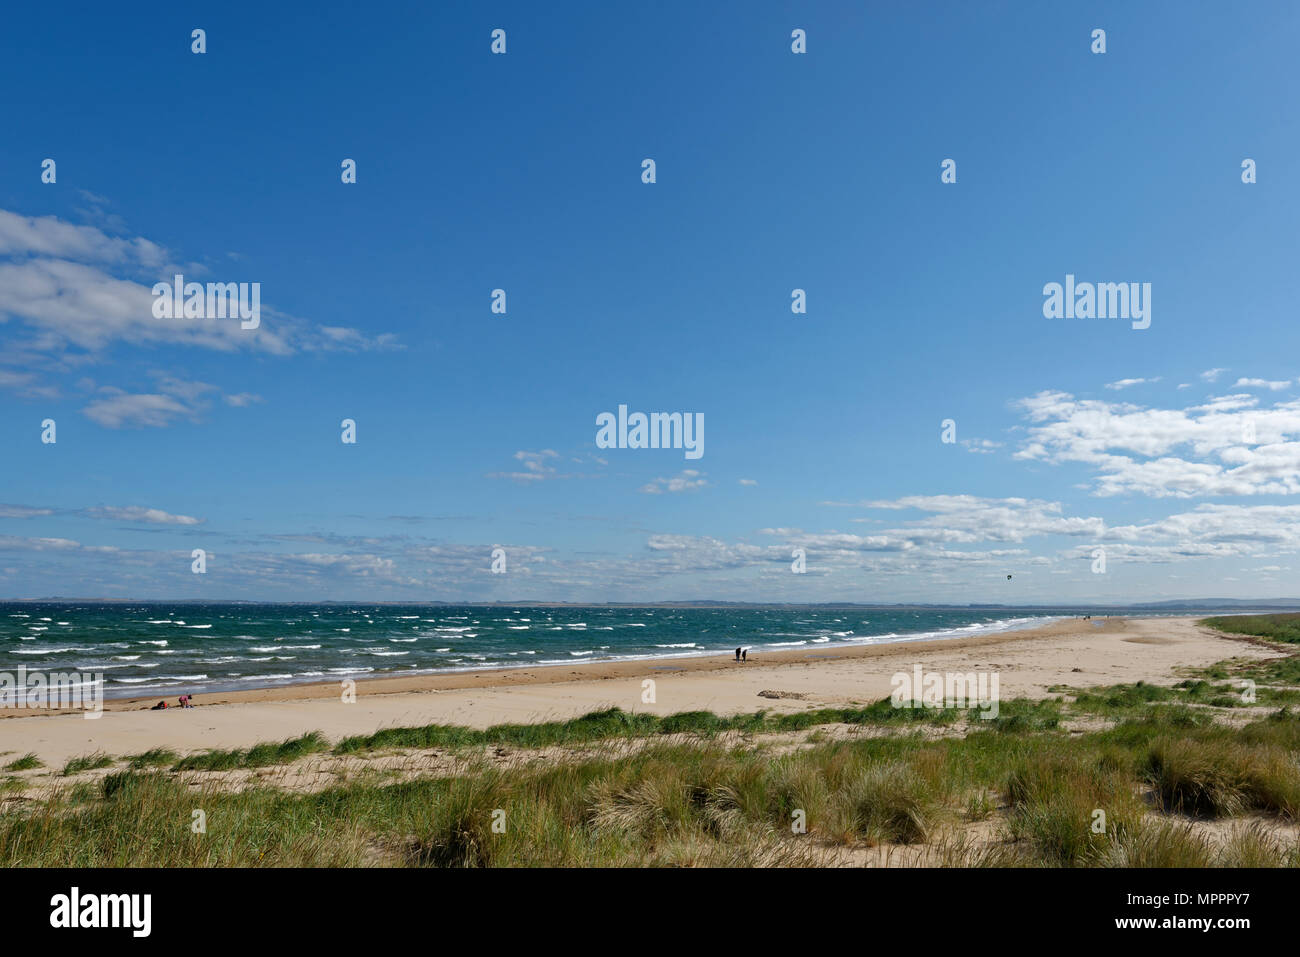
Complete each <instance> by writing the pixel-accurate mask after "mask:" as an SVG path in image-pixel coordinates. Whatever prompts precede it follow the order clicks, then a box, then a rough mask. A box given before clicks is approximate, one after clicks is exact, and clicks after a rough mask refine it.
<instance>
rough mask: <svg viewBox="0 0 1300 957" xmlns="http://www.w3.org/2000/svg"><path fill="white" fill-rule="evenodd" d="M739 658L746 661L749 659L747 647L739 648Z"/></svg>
mask: <svg viewBox="0 0 1300 957" xmlns="http://www.w3.org/2000/svg"><path fill="white" fill-rule="evenodd" d="M740 660H741V661H748V660H749V649H748V648H743V649H741V652H740Z"/></svg>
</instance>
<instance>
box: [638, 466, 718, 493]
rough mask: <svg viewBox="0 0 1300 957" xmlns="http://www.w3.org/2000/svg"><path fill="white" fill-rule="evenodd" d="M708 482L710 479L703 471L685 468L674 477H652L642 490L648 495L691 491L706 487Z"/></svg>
mask: <svg viewBox="0 0 1300 957" xmlns="http://www.w3.org/2000/svg"><path fill="white" fill-rule="evenodd" d="M708 484H709V481H708V479H706V478H705V477H704V474H703V473H702V472H698V471H696V470H695V469H684V470H682V472H681V473H679V474H678V475H675V476H674V477H672V478H657V479H652V480H651V481H649V482H647V483H646V484H645V485H642V486H641V491H642V492H644V493H645V494H647V495H662V494H663V493H664V492H670V493H672V492H691V491H694V490H696V489H701V488H705V487H706V486H708Z"/></svg>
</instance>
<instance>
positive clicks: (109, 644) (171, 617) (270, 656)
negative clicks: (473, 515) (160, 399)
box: [0, 601, 1095, 697]
mask: <svg viewBox="0 0 1300 957" xmlns="http://www.w3.org/2000/svg"><path fill="white" fill-rule="evenodd" d="M1089 613H1095V609H1080V608H1066V607H1063V608H1041V607H1034V608H996V609H994V608H971V609H964V608H963V609H954V608H927V607H899V606H887V607H874V606H860V605H854V606H812V607H809V606H761V607H754V606H716V607H695V606H692V607H682V606H663V605H656V606H646V607H630V606H622V605H619V606H612V605H600V606H579V605H565V606H558V607H557V606H544V607H539V606H509V605H465V606H455V605H441V604H440V605H392V604H334V603H328V604H245V603H238V604H213V603H205V604H186V603H184V602H172V603H162V602H141V603H126V602H81V603H78V602H48V603H42V602H30V601H24V602H9V603H0V671H4V672H10V673H16V672H17V669H18V668H19V666H25V667H26V670H27V672H28V673H31V672H33V671H43V672H67V671H71V670H81V671H89V672H101V673H103V675H104V680H105V692H104V693H105V695H106V696H107V697H127V696H135V695H139V696H145V695H152V694H159V695H164V694H165V695H171V694H183V693H186V692H190V693H203V692H213V691H232V690H237V689H246V688H265V687H273V686H277V685H288V684H296V683H301V682H320V681H337V680H342V679H345V678H354V679H361V678H371V677H382V676H405V675H419V674H438V673H447V672H455V671H469V670H481V669H488V668H518V667H528V666H538V665H558V664H571V663H573V662H580V661H619V660H623V661H626V660H638V659H640V660H644V659H655V658H663V659H672V658H681V657H692V656H698V655H716V654H719V653H724V652H733V651H734V649H736V648H737V647H744V648H747V649H749V655H750V657H751V658H752V659H754V660H760V659H761V657H762V655H763V653H764V652H768V651H788V650H791V649H799V648H806V649H808V650H809V651H810V652H812V651H818V652H824V651H826V650H827V649H831V648H836V647H843V646H851V645H863V644H880V643H884V642H897V641H916V640H920V639H926V638H950V637H951V638H956V637H964V636H969V635H978V634H983V633H988V632H994V631H1004V630H1011V629H1020V628H1031V627H1034V626H1036V625H1041V624H1046V623H1048V622H1050V621H1054V620H1056V619H1059V618H1063V617H1077V616H1079V615H1083V614H1089Z"/></svg>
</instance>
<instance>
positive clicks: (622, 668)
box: [0, 617, 1126, 720]
mask: <svg viewBox="0 0 1300 957" xmlns="http://www.w3.org/2000/svg"><path fill="white" fill-rule="evenodd" d="M1125 620H1126V619H1124V618H1118V617H1116V618H1100V619H1093V621H1095V622H1098V623H1105V622H1124V621H1125ZM1067 623H1070V624H1076V623H1077V624H1079V625H1082V624H1084V622H1082V620H1080V619H1076V618H1059V617H1057V618H1054V619H1053V620H1051V621H1049V622H1048V623H1047V624H1041V625H1027V626H1020V627H1009V628H1003V629H1000V630H997V631H988V632H983V633H980V634H972V635H960V634H957V635H953V636H951V637H944V638H939V637H925V638H907V637H898V638H893V639H890V640H888V641H881V642H877V643H874V644H868V643H866V642H845V643H843V644H841V645H827V646H819V645H810V646H807V647H801V648H786V649H780V650H770V651H762V652H760V653H759V654H758V655H755V654H754V648H755V646H754V645H742V646H741V647H745V648H748V649H749V650H750V655H749V660H748V661H747V662H743V663H737V662H736V661H735V659H734V658H733V653H732V652H729V651H716V652H714V651H709V652H696V653H686V654H665V655H653V656H645V657H639V658H614V659H602V660H598V661H572V662H567V661H558V662H547V663H544V664H543V663H538V664H533V665H527V664H523V665H501V666H497V667H487V668H472V669H471V668H465V669H456V670H451V669H448V670H444V671H438V672H433V673H427V672H426V673H422V674H417V675H402V674H391V675H382V676H377V677H365V676H362V677H353V676H348V675H341V676H339V677H338V678H337V679H332V680H327V681H319V680H318V681H299V682H292V683H286V684H278V685H266V686H265V687H260V688H247V689H243V690H240V689H234V690H227V691H194V692H190V695H191V698H192V699H193V702H194V704H195V705H196V706H200V705H214V704H238V703H241V702H250V701H259V702H261V701H304V700H312V699H320V700H325V699H334V698H338V697H339V696H340V691H341V688H342V684H343V682H344V681H346V680H349V679H350V680H352V681H354V682H355V683H356V693H357V696H358V697H361V696H362V695H383V694H408V693H420V692H425V691H451V690H464V689H473V688H492V687H516V686H520V685H537V684H562V683H566V682H572V681H584V680H592V679H600V680H604V679H609V678H653V677H656V676H660V675H663V674H666V673H671V672H679V673H681V672H700V671H725V670H731V669H737V670H739V669H750V670H755V669H758V668H761V667H763V666H764V665H783V664H792V663H799V662H804V661H817V660H822V661H832V660H837V659H856V658H875V657H882V656H890V655H894V654H899V653H900V652H899V650H898V649H899V648H900V647H907V648H918V649H922V650H925V649H930V648H938V647H943V648H953V649H958V648H966V647H978V646H979V645H981V644H987V643H990V642H1000V641H1005V640H1007V639H1008V638H1027V637H1035V636H1040V635H1041V636H1050V635H1052V634H1056V633H1057V631H1059V630H1060V626H1063V625H1065V624H1067ZM565 669H567V671H566V670H565ZM182 693H184V691H183V689H182V688H181V687H180V686H177V687H176V688H173V689H171V690H169V691H168V692H166V693H164V694H161V695H160V694H159V693H157V692H155V693H151V694H148V695H139V694H133V695H129V696H121V697H111V698H109V697H106V698H105V699H104V708H103V710H104V711H105V712H110V711H141V710H149V709H150V708H152V706H153V705H155V704H157V703H158V702H159V701H167V702H168V708H169V709H170V708H171V707H173V706H174V705H173V704H172V701H173V700H175V699H176V698H178V697H179V695H180V694H182ZM80 710H81V709H78V708H63V709H53V708H0V720H3V719H5V718H20V717H38V716H40V715H51V716H52V715H58V714H78V713H80Z"/></svg>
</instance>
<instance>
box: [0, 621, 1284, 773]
mask: <svg viewBox="0 0 1300 957" xmlns="http://www.w3.org/2000/svg"><path fill="white" fill-rule="evenodd" d="M1196 621H1197V619H1195V618H1135V619H1121V618H1109V619H1093V620H1091V621H1084V620H1081V619H1069V620H1065V621H1059V622H1055V623H1053V624H1050V625H1047V626H1044V627H1041V628H1035V629H1029V630H1022V631H1011V632H1003V633H999V634H994V635H981V636H978V637H972V638H949V639H939V640H930V641H911V642H893V643H889V644H881V645H857V646H847V647H833V648H830V647H828V648H825V649H821V650H804V649H800V650H795V651H784V652H776V653H767V654H761V655H759V656H757V657H751V659H750V661H749V662H748V663H746V664H740V663H738V662H735V661H733V660H731V657H730V656H717V657H712V656H711V657H707V658H685V659H656V660H650V661H624V662H607V663H591V664H585V665H556V666H552V667H536V668H524V669H518V670H510V671H482V672H468V673H459V674H455V675H426V676H419V677H411V678H379V679H372V680H368V681H359V682H357V685H356V701H355V702H354V703H345V702H344V701H343V700H342V695H341V691H340V685H339V684H337V683H330V684H316V685H297V686H292V687H286V688H271V689H262V690H256V691H243V692H233V693H229V694H208V695H199V696H197V697H196V698H195V703H196V704H197V707H195V708H193V709H190V710H182V709H180V708H169V709H168V710H166V711H149V710H147V708H148V707H149V706H150V705H152V704H155V703H156V702H157V700H158V699H156V698H150V699H148V700H139V699H136V700H121V699H119V700H115V701H111V702H108V703H107V704H106V707H105V710H104V713H103V714H102V715H101V716H100V717H99V718H97V719H94V720H87V719H86V718H85V717H84V716H83V715H82V714H80V713H65V714H54V713H48V712H28V713H23V712H15V711H9V712H0V714H5V715H6V716H7V720H0V752H8V755H6V757H5V758H4V760H3V761H0V764H3V763H5V761H8V760H12V756H17V755H22V754H26V753H27V752H29V751H30V752H34V753H35V754H36V755H37V756H39V757H40V758H41V759H42V760H43V761H44V762H45V764H46V766H47V767H53V768H58V767H61V766H62V765H63V763H64V762H66V761H67V760H68V759H70V758H73V757H78V756H81V755H85V754H89V753H92V752H96V751H103V752H106V753H108V754H110V755H114V756H118V757H120V756H123V755H129V754H137V753H140V752H143V751H147V750H149V749H150V748H155V747H166V748H171V749H173V750H175V751H179V752H182V753H185V752H191V751H199V750H203V749H206V748H234V747H247V746H249V745H252V744H255V743H257V742H260V741H279V740H282V739H284V738H291V737H296V736H298V735H301V734H305V733H306V732H308V731H313V730H316V731H320V732H322V733H323V734H325V735H326V736H327V737H329V738H330V739H331V740H335V741H336V740H338V739H339V738H342V737H345V736H347V735H352V734H370V733H373V732H374V731H377V730H378V729H380V728H383V727H401V726H411V725H424V724H460V725H468V726H471V727H478V728H485V727H488V726H490V725H493V724H502V723H507V722H518V723H525V722H540V721H550V720H563V719H567V718H572V717H576V716H578V715H581V714H585V713H586V712H589V711H593V710H596V709H599V708H607V707H618V708H622V709H624V710H626V711H648V712H652V713H655V714H673V713H675V712H679V711H694V710H709V711H715V712H717V713H720V714H734V713H738V712H752V711H756V710H758V709H759V708H766V709H768V710H771V711H775V712H786V711H801V710H805V709H810V708H820V707H828V706H848V705H865V704H870V703H871V702H873V701H878V700H880V699H881V698H885V697H888V696H889V694H890V691H891V690H892V689H891V683H890V681H891V677H892V676H893V675H894V674H895V673H896V672H899V671H907V672H910V671H911V670H912V668H913V666H914V665H917V664H919V665H920V666H921V667H922V669H924V670H925V671H937V672H945V671H960V672H969V671H989V672H997V673H998V675H999V683H1000V688H999V690H1000V693H1001V696H1002V698H1004V699H1009V698H1016V697H1030V698H1041V697H1043V696H1044V695H1045V694H1046V693H1047V689H1048V688H1049V687H1052V686H1053V685H1059V684H1067V685H1071V686H1074V687H1088V686H1091V685H1102V684H1116V683H1120V682H1131V681H1138V680H1143V681H1148V682H1154V683H1159V684H1172V683H1173V682H1175V681H1177V680H1178V678H1179V674H1178V671H1177V669H1178V668H1179V667H1183V666H1186V667H1198V666H1202V667H1203V666H1206V665H1210V664H1213V663H1215V662H1217V661H1222V660H1224V659H1227V658H1233V657H1249V658H1268V657H1277V656H1279V655H1280V653H1279V652H1277V651H1276V650H1274V649H1272V648H1269V647H1266V646H1264V645H1263V643H1261V642H1258V641H1254V640H1252V639H1243V638H1233V637H1228V636H1225V635H1222V634H1219V633H1217V632H1214V631H1211V630H1210V629H1207V628H1203V627H1201V626H1199V625H1197V624H1196ZM646 679H652V680H653V681H654V692H655V694H654V702H653V703H646V702H645V701H644V700H643V682H644V681H646ZM763 691H767V692H777V693H780V694H781V695H782V696H780V697H768V696H760V692H763ZM170 703H174V698H173V699H170Z"/></svg>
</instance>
